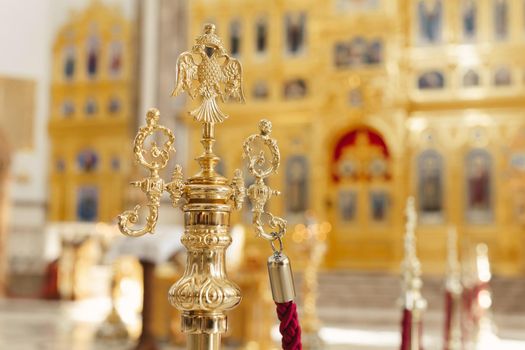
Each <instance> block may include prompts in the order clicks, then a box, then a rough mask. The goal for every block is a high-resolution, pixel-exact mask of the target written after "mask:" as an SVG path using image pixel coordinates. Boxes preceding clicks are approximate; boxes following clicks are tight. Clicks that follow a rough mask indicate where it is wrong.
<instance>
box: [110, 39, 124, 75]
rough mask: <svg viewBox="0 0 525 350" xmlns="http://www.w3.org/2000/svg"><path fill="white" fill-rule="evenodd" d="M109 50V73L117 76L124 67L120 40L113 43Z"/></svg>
mask: <svg viewBox="0 0 525 350" xmlns="http://www.w3.org/2000/svg"><path fill="white" fill-rule="evenodd" d="M109 52H110V54H109V73H110V75H112V76H117V75H119V73H120V68H121V67H122V43H121V42H119V41H115V42H113V43H111V46H110V49H109Z"/></svg>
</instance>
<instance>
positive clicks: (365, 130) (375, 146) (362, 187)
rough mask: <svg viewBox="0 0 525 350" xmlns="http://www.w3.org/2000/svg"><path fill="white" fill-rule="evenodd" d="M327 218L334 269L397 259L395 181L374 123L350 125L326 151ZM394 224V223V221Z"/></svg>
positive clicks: (375, 265) (385, 265) (383, 266)
mask: <svg viewBox="0 0 525 350" xmlns="http://www.w3.org/2000/svg"><path fill="white" fill-rule="evenodd" d="M328 152H330V155H329V160H330V161H329V167H328V169H329V174H327V177H328V192H329V198H330V199H329V206H328V217H329V218H330V221H331V222H332V223H333V227H334V229H333V232H332V234H331V235H330V239H329V245H330V254H328V256H329V257H330V261H329V262H328V263H329V264H330V265H331V266H332V267H345V268H359V269H379V270H385V269H389V268H391V267H393V264H392V263H393V262H395V261H397V260H398V252H397V250H398V244H397V242H396V238H397V236H398V232H397V230H395V229H394V230H392V227H393V224H394V223H395V222H396V220H395V218H394V215H393V212H394V198H395V197H396V196H397V193H396V192H395V189H396V185H395V183H396V182H397V181H396V180H397V179H396V176H395V174H396V171H395V169H394V168H393V161H392V154H391V150H390V149H389V147H388V145H387V143H386V142H385V139H384V137H383V135H382V134H381V133H380V132H379V131H377V130H375V129H374V128H372V127H369V126H366V125H361V126H356V127H353V128H351V129H349V130H347V131H346V132H344V133H343V134H341V136H340V137H339V138H338V139H337V140H336V141H335V142H334V143H333V144H332V147H331V148H330V149H329V150H328ZM394 226H395V225H394Z"/></svg>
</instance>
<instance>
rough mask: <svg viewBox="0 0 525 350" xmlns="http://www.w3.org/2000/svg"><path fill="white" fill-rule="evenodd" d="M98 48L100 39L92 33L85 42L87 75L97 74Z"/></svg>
mask: <svg viewBox="0 0 525 350" xmlns="http://www.w3.org/2000/svg"><path fill="white" fill-rule="evenodd" d="M99 50H100V40H99V38H98V37H97V36H95V35H93V36H91V37H90V38H89V39H88V43H87V73H88V76H89V77H94V76H95V75H96V74H97V69H98V56H99Z"/></svg>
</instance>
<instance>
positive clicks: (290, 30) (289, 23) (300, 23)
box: [284, 12, 306, 55]
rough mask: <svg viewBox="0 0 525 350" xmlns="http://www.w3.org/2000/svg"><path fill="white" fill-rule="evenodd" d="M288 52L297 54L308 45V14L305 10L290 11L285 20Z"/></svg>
mask: <svg viewBox="0 0 525 350" xmlns="http://www.w3.org/2000/svg"><path fill="white" fill-rule="evenodd" d="M284 27H285V28H286V32H285V43H286V52H288V53H290V54H293V55H297V54H300V53H302V52H303V51H304V50H305V46H306V14H305V13H304V12H297V13H288V14H287V15H286V17H285V20H284Z"/></svg>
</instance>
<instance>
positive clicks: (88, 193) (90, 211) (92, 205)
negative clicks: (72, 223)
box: [77, 186, 98, 221]
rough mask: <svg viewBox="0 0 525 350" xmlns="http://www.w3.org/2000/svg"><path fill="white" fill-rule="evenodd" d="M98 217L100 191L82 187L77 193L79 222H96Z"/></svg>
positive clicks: (92, 187)
mask: <svg viewBox="0 0 525 350" xmlns="http://www.w3.org/2000/svg"><path fill="white" fill-rule="evenodd" d="M97 216H98V189H97V188H96V187H94V186H85V187H80V188H79V189H78V192H77V220H79V221H95V220H96V219H97Z"/></svg>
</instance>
